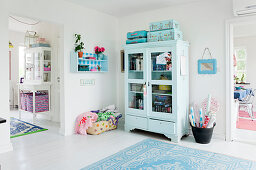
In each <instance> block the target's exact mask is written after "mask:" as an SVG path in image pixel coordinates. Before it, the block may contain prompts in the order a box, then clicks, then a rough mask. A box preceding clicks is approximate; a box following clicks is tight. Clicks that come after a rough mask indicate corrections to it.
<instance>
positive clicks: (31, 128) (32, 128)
mask: <svg viewBox="0 0 256 170" xmlns="http://www.w3.org/2000/svg"><path fill="white" fill-rule="evenodd" d="M45 130H48V129H45V128H42V127H39V126H36V125H33V124H30V123H28V122H24V121H22V120H19V119H16V118H14V117H11V118H10V133H11V138H15V137H18V136H23V135H28V134H32V133H37V132H42V131H45Z"/></svg>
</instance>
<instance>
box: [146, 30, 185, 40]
mask: <svg viewBox="0 0 256 170" xmlns="http://www.w3.org/2000/svg"><path fill="white" fill-rule="evenodd" d="M182 39H183V34H182V32H181V31H180V30H175V29H171V30H163V31H153V32H148V36H147V41H148V42H156V41H168V40H182Z"/></svg>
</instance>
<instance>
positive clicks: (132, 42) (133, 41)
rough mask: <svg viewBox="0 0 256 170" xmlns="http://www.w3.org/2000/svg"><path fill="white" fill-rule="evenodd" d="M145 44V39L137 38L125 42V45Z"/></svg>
mask: <svg viewBox="0 0 256 170" xmlns="http://www.w3.org/2000/svg"><path fill="white" fill-rule="evenodd" d="M145 42H147V38H138V39H133V40H126V44H136V43H145Z"/></svg>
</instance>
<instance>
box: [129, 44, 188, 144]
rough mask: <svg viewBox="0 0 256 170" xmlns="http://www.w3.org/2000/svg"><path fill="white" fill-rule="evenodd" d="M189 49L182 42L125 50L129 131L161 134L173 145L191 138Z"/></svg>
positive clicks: (144, 45)
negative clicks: (185, 136)
mask: <svg viewBox="0 0 256 170" xmlns="http://www.w3.org/2000/svg"><path fill="white" fill-rule="evenodd" d="M188 47H189V43H188V42H186V41H181V40H173V41H162V42H149V43H140V44H131V45H125V46H124V48H125V70H126V72H125V81H126V83H125V96H126V97H125V130H126V131H130V130H133V129H142V130H146V131H151V132H155V133H160V134H164V135H165V136H166V137H168V138H170V139H171V140H172V141H174V142H179V141H180V139H181V137H182V136H184V135H188V134H189V121H188V113H189V65H188V63H189V57H188ZM166 56H167V57H166ZM163 59H165V60H163Z"/></svg>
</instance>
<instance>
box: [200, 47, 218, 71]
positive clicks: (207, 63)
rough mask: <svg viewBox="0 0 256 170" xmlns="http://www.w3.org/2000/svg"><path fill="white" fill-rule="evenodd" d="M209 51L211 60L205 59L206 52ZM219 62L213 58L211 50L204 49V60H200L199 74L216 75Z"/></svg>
mask: <svg viewBox="0 0 256 170" xmlns="http://www.w3.org/2000/svg"><path fill="white" fill-rule="evenodd" d="M206 51H208V53H209V55H210V57H211V59H204V56H205V52H206ZM216 73H217V60H216V59H213V58H212V54H211V52H210V50H209V48H205V49H204V53H203V56H202V59H199V60H198V74H216Z"/></svg>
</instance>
